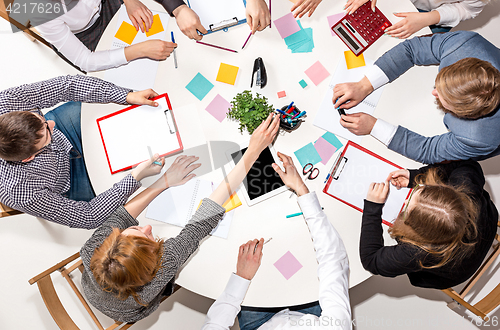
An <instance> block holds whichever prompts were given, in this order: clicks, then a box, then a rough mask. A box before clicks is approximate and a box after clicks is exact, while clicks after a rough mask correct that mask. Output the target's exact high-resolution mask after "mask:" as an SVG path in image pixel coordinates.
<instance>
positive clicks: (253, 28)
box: [252, 20, 259, 34]
mask: <svg viewBox="0 0 500 330" xmlns="http://www.w3.org/2000/svg"><path fill="white" fill-rule="evenodd" d="M258 27H259V21H258V20H252V34H255V32H256V31H257V28H258Z"/></svg>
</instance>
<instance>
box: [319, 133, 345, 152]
mask: <svg viewBox="0 0 500 330" xmlns="http://www.w3.org/2000/svg"><path fill="white" fill-rule="evenodd" d="M321 137H322V138H323V139H325V140H326V141H327V142H328V143H330V144H331V145H332V146H334V147H335V148H337V150H338V149H340V148H342V146H343V144H342V142H340V141H339V139H338V138H337V137H336V136H335V134H333V133H330V132H326V133H325V134H323V135H322V136H321Z"/></svg>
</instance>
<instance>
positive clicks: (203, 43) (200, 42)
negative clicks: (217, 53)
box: [196, 40, 237, 53]
mask: <svg viewBox="0 0 500 330" xmlns="http://www.w3.org/2000/svg"><path fill="white" fill-rule="evenodd" d="M196 43H197V44H201V45H205V46H209V47H214V48H218V49H222V50H227V51H228V52H233V53H237V51H235V50H232V49H229V48H224V47H221V46H216V45H212V44H207V43H206V42H203V41H198V40H196Z"/></svg>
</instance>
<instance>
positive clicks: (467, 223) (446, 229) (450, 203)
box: [389, 169, 478, 268]
mask: <svg viewBox="0 0 500 330" xmlns="http://www.w3.org/2000/svg"><path fill="white" fill-rule="evenodd" d="M415 180H416V181H417V182H418V183H419V185H418V186H416V187H415V188H414V190H413V191H412V193H411V195H410V196H409V198H408V199H407V201H406V202H405V206H404V208H403V211H402V212H401V213H400V214H399V215H398V217H397V218H396V220H395V222H394V226H393V227H391V228H390V229H389V233H390V234H391V236H392V237H393V238H397V239H398V240H399V241H400V242H404V243H408V244H413V245H415V246H418V247H420V248H422V249H423V250H424V251H426V252H428V253H430V254H431V255H433V256H434V258H433V261H432V262H431V263H432V264H426V265H424V263H429V261H430V260H425V261H424V263H422V261H420V265H421V266H422V267H423V268H437V267H441V266H443V265H445V264H447V263H448V262H450V261H454V262H457V261H459V260H461V259H462V258H463V257H464V256H466V255H467V254H468V253H469V252H470V250H471V249H472V248H473V246H474V245H473V244H472V243H470V242H472V241H473V240H474V238H475V237H476V235H477V228H476V218H477V214H478V210H477V206H476V204H475V203H474V202H473V201H472V199H471V198H470V197H469V195H468V194H467V192H466V191H465V190H464V189H463V188H461V187H459V188H457V187H453V186H450V185H447V184H444V183H443V182H442V181H441V180H440V178H439V174H438V171H437V169H432V170H430V171H428V172H427V173H426V174H423V175H420V176H417V178H416V179H415Z"/></svg>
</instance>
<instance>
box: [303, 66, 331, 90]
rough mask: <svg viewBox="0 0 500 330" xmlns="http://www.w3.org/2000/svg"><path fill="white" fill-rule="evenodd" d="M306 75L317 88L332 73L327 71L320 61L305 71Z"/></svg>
mask: <svg viewBox="0 0 500 330" xmlns="http://www.w3.org/2000/svg"><path fill="white" fill-rule="evenodd" d="M305 73H306V75H307V76H308V77H309V79H311V80H312V82H313V83H314V84H315V85H316V86H318V85H319V83H320V82H322V81H323V80H325V79H326V78H327V77H328V76H329V75H330V73H329V72H328V71H326V69H325V67H324V66H323V64H321V63H320V62H319V61H317V62H316V63H314V64H313V65H312V66H311V67H310V68H309V69H307V70H306V71H305Z"/></svg>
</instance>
